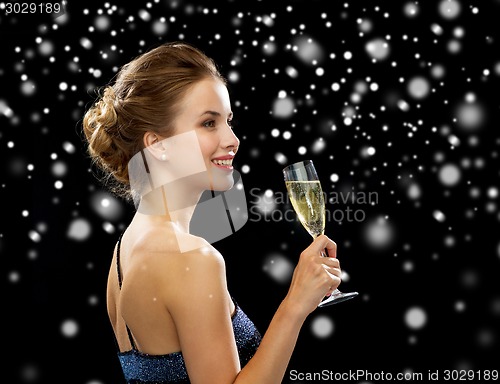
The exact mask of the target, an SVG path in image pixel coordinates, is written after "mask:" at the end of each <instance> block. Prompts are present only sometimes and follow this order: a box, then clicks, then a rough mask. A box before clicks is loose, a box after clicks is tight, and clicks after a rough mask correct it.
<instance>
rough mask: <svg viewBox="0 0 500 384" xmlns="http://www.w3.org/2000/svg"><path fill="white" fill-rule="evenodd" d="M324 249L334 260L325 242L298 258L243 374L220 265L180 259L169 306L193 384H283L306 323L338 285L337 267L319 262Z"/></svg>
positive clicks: (214, 260)
mask: <svg viewBox="0 0 500 384" xmlns="http://www.w3.org/2000/svg"><path fill="white" fill-rule="evenodd" d="M324 248H327V249H328V252H329V254H330V255H331V256H334V255H335V249H336V246H335V243H334V242H333V241H331V240H329V239H328V238H327V237H326V236H321V237H319V238H317V239H315V241H314V242H313V243H312V244H311V245H310V246H309V247H308V248H307V249H306V250H304V251H303V252H302V254H301V256H300V259H299V263H298V264H297V267H296V269H295V271H294V275H293V278H292V282H291V285H290V289H289V291H288V294H287V296H286V297H285V299H284V300H283V302H282V303H281V305H280V306H279V308H278V310H277V311H276V314H275V315H274V317H273V319H272V321H271V323H270V325H269V327H268V330H267V331H266V333H265V335H264V337H263V339H262V343H261V345H260V347H259V349H258V350H257V352H256V354H255V355H254V357H253V358H252V359H251V360H250V361H249V362H248V364H247V365H246V366H245V367H244V368H243V369H242V370H241V368H240V366H239V359H238V353H237V349H236V345H235V342H234V335H233V329H232V324H231V319H230V313H229V310H228V308H229V307H230V303H229V300H230V298H229V295H228V293H227V287H226V280H225V268H224V263H223V260H222V259H221V257H220V255H219V257H217V255H214V254H213V253H210V252H209V253H207V254H196V255H195V254H189V255H183V256H187V257H185V259H183V265H182V268H179V271H178V273H176V279H175V282H172V283H174V285H170V289H169V294H167V295H168V300H167V301H168V303H169V304H168V308H169V310H170V312H171V314H172V317H173V318H174V321H175V323H176V327H177V332H178V335H179V339H180V343H181V349H182V351H183V356H184V359H185V362H186V367H187V369H188V372H189V376H190V379H191V382H192V383H193V384H212V383H217V384H225V383H227V384H230V383H235V384H246V383H251V384H255V383H259V384H267V383H269V384H277V383H281V380H282V378H283V376H284V374H285V371H286V367H287V366H288V363H289V360H290V357H291V355H292V352H293V349H294V347H295V344H296V340H297V337H298V334H299V331H300V329H301V327H302V324H303V322H304V320H305V319H306V317H307V316H308V315H309V313H311V312H312V311H313V310H314V309H315V308H316V306H317V305H318V304H319V302H320V301H321V299H322V298H323V297H324V296H325V295H326V294H328V293H329V292H331V291H333V290H334V289H335V288H336V287H337V286H338V285H339V284H340V278H339V276H340V269H339V268H338V266H339V264H338V261H337V260H336V259H335V258H334V257H331V258H322V257H321V256H320V252H321V250H322V249H324ZM184 263H185V265H184ZM174 286H175V287H176V289H175V291H174V290H172V287H174ZM186 303H189V305H186Z"/></svg>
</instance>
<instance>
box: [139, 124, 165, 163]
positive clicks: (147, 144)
mask: <svg viewBox="0 0 500 384" xmlns="http://www.w3.org/2000/svg"><path fill="white" fill-rule="evenodd" d="M143 144H144V148H145V149H147V150H148V151H149V153H151V154H152V155H153V156H154V157H155V158H157V159H158V160H162V161H164V160H165V148H164V146H163V143H162V138H161V137H160V136H159V135H158V134H157V133H154V132H152V131H147V132H146V133H145V134H144V136H143Z"/></svg>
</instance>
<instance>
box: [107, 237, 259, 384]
mask: <svg viewBox="0 0 500 384" xmlns="http://www.w3.org/2000/svg"><path fill="white" fill-rule="evenodd" d="M120 242H121V236H120V239H119V240H118V247H117V252H116V263H117V269H118V281H119V284H120V288H121V285H122V279H121V273H120ZM235 307H236V309H235V311H234V313H233V315H232V317H231V319H232V324H233V331H234V336H235V339H236V346H237V348H238V355H239V358H240V365H241V367H242V368H243V367H244V366H245V365H246V363H248V361H249V360H250V359H251V358H252V356H253V355H254V354H255V352H256V351H257V348H258V346H259V344H260V341H261V335H260V333H259V331H258V330H257V329H256V328H255V325H254V324H253V323H252V321H251V320H250V319H249V318H248V316H247V315H246V314H245V313H244V312H243V311H242V309H241V308H240V307H239V306H238V304H237V303H236V302H235ZM127 332H128V336H129V339H130V343H131V344H132V349H131V350H129V351H126V352H118V359H119V360H120V364H121V367H122V370H123V374H124V376H125V382H126V383H127V384H174V383H175V384H189V383H190V381H189V376H188V373H187V369H186V365H185V363H184V357H183V356H182V352H174V353H169V354H166V355H149V354H146V353H143V352H140V351H138V350H137V348H136V346H135V343H134V339H133V338H132V334H131V333H130V330H129V329H128V327H127Z"/></svg>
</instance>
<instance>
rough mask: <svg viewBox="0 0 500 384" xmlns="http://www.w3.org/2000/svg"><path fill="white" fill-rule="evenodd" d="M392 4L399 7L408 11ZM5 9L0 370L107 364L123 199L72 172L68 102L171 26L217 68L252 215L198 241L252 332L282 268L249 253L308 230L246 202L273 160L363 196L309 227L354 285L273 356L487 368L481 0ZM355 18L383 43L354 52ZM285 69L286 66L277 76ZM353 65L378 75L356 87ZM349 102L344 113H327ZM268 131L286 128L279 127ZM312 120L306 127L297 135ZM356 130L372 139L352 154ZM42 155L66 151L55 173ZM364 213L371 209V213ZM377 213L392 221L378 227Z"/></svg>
mask: <svg viewBox="0 0 500 384" xmlns="http://www.w3.org/2000/svg"><path fill="white" fill-rule="evenodd" d="M443 4H444V5H445V6H446V4H448V7H449V10H450V13H449V14H447V13H446V12H444V13H443V10H442V8H441V7H442V6H443ZM457 4H458V6H460V11H459V12H458V13H457V14H456V15H455V14H454V12H453V11H454V10H455V9H456V8H455V6H456V5H457ZM412 6H413V7H414V8H415V9H417V10H418V12H416V13H415V14H411V13H410V12H409V11H408V10H409V9H410V8H411V7H412ZM0 8H4V7H0ZM4 13H5V11H4V10H3V9H2V12H1V13H0V14H1V16H0V40H1V47H2V51H1V59H0V63H1V65H0V159H1V161H0V164H1V165H0V170H1V173H0V196H1V201H2V203H3V207H2V209H1V214H0V217H1V219H0V260H2V278H3V282H4V288H3V289H2V301H3V308H4V311H3V316H2V318H3V334H4V335H3V337H2V340H3V343H2V344H3V350H4V351H5V352H6V355H7V359H8V360H4V362H6V364H5V365H4V367H5V368H4V369H6V372H3V373H2V376H7V378H8V380H7V381H6V382H11V383H75V384H77V383H82V384H108V383H109V384H110V383H119V382H122V377H121V371H120V368H119V365H118V360H117V358H116V349H115V344H114V339H113V335H112V332H111V327H110V325H109V321H108V318H107V315H106V308H105V285H106V278H107V272H108V266H109V262H110V258H111V252H112V249H113V246H114V244H115V242H116V240H117V236H118V233H119V232H120V231H121V230H122V229H123V228H124V226H126V224H127V222H128V220H129V219H130V218H131V216H132V214H133V207H132V206H131V205H130V204H128V203H126V202H124V201H121V200H118V199H115V198H114V197H112V196H111V195H109V194H108V192H107V190H106V189H105V187H104V186H102V185H101V184H100V183H99V182H98V180H97V179H96V177H95V175H94V173H93V171H91V170H90V169H91V168H90V167H91V164H90V162H89V159H88V157H87V155H86V153H85V145H84V143H83V141H82V135H81V119H82V116H83V114H84V111H85V110H86V108H88V107H89V106H90V103H91V102H92V101H93V100H94V97H95V89H96V87H99V86H102V85H105V84H106V83H107V82H108V81H109V80H110V79H111V78H112V77H113V76H114V75H115V73H116V70H117V68H118V67H120V66H121V65H123V64H125V63H126V62H128V61H129V60H130V59H132V58H133V57H135V56H137V55H138V54H140V53H142V52H144V51H145V50H147V49H148V48H150V47H153V46H155V45H157V44H160V43H162V42H166V41H173V40H185V41H187V42H190V43H193V44H195V45H197V46H198V47H199V48H201V49H202V50H204V51H205V52H206V53H207V54H208V55H209V56H211V57H213V58H214V59H215V61H216V62H217V63H218V65H219V67H220V69H221V72H222V73H223V74H225V75H226V76H228V77H229V78H230V82H229V89H230V94H231V97H232V102H233V111H234V113H235V125H236V127H235V132H236V134H237V135H238V136H239V138H240V139H241V148H240V151H239V154H238V156H237V158H236V160H237V161H235V166H236V168H237V169H240V170H241V169H244V166H248V167H249V171H248V172H246V173H245V172H244V173H243V182H244V185H245V191H246V192H247V200H248V206H249V209H251V212H253V213H252V214H251V215H250V220H249V221H248V223H247V224H246V225H245V226H244V227H243V228H242V229H241V230H240V231H238V232H237V233H236V234H234V235H233V236H231V237H228V238H226V239H224V240H221V241H219V242H218V243H216V244H215V246H216V247H217V248H218V249H219V250H220V251H221V252H222V254H223V255H224V256H225V259H226V263H227V271H228V283H229V288H230V291H231V293H232V294H233V296H234V297H235V298H236V300H237V301H238V302H239V304H240V305H241V306H242V307H243V309H244V310H245V312H246V313H247V314H248V315H249V316H250V317H251V318H252V319H253V321H254V322H255V323H256V325H257V327H258V328H259V329H260V330H261V332H262V333H264V331H265V329H266V327H267V324H268V323H269V321H270V319H271V318H272V315H273V313H274V311H275V309H276V308H277V306H278V305H279V303H280V301H281V300H282V298H283V297H284V295H285V294H286V291H287V283H280V282H279V281H277V280H276V279H273V278H272V276H271V275H270V274H268V273H267V271H266V269H265V267H266V266H267V267H269V263H268V260H269V258H270V257H271V258H272V257H273V255H275V256H276V255H279V257H283V258H284V259H286V260H288V261H290V262H292V263H295V261H296V259H297V257H298V255H299V253H300V251H301V250H302V249H303V248H305V247H306V246H307V245H308V244H309V243H310V241H311V240H310V237H309V235H308V234H307V233H306V232H305V231H304V230H303V228H301V227H300V225H299V224H298V223H297V222H296V221H292V220H278V219H279V217H280V214H281V213H283V212H285V210H286V209H289V207H288V206H286V204H280V203H278V204H277V205H276V206H275V207H274V210H273V211H272V212H273V216H271V217H267V219H266V218H265V217H264V216H260V219H259V218H258V214H257V213H258V212H260V211H259V210H258V209H257V208H258V206H259V203H258V201H257V199H256V197H255V196H256V194H263V193H264V191H266V190H270V191H272V192H273V193H274V196H275V197H277V196H278V195H279V194H283V193H284V192H285V190H284V183H283V178H282V173H281V169H282V168H283V166H284V165H285V164H286V163H289V162H294V161H299V160H302V159H308V158H310V159H312V160H313V161H314V162H315V164H316V167H317V170H318V173H319V176H320V179H321V180H322V183H323V189H324V191H325V192H326V193H327V194H332V193H340V192H343V193H347V192H348V191H351V193H356V194H357V196H360V195H361V194H362V193H369V192H375V193H376V195H377V201H375V202H374V204H371V205H370V204H365V203H363V202H360V201H358V202H354V203H352V202H348V203H345V204H344V203H341V202H340V203H338V204H337V205H335V206H329V209H331V210H335V209H338V210H340V211H341V212H346V210H347V209H348V208H350V209H352V210H361V211H362V213H363V220H358V221H349V220H344V221H342V222H340V220H330V221H329V223H328V225H327V232H326V233H327V234H328V235H329V236H330V237H331V238H333V239H334V240H335V241H336V242H337V243H338V247H339V254H338V256H339V259H340V260H341V262H342V267H343V268H344V270H345V271H347V272H348V274H349V277H350V279H348V281H344V283H343V284H342V286H341V289H342V290H345V291H349V290H357V291H359V292H360V296H359V297H358V298H356V299H354V300H352V301H349V302H346V303H343V304H340V305H338V306H334V307H329V308H325V309H318V310H317V311H315V312H314V313H313V314H311V316H310V317H309V318H308V319H307V321H306V323H305V325H304V328H303V330H302V332H301V334H300V337H299V340H298V343H297V347H296V349H295V352H294V354H293V356H292V360H291V362H290V365H289V371H291V370H297V371H300V372H319V371H321V370H330V371H332V372H334V373H342V372H348V371H349V370H350V369H351V370H357V369H361V370H367V371H369V372H372V373H375V372H382V371H384V372H390V373H392V374H393V375H395V374H396V373H397V372H402V371H404V372H417V373H418V372H420V373H423V374H424V375H427V372H428V371H429V370H435V369H439V370H440V372H441V374H443V372H444V370H445V369H450V370H453V369H455V370H458V369H466V370H468V369H471V370H476V377H477V370H480V369H483V370H484V369H489V370H492V369H499V368H500V364H499V360H498V356H499V352H500V351H499V344H500V340H499V338H500V334H499V320H500V292H499V291H500V290H499V284H498V274H499V267H500V265H499V264H500V239H499V227H500V226H499V221H500V212H499V209H498V196H497V195H498V188H499V176H500V167H499V159H498V147H499V144H500V136H499V133H498V132H499V131H498V126H499V114H498V111H499V107H500V105H499V89H500V81H499V80H500V53H499V52H500V49H499V48H500V47H499V42H498V39H499V38H500V34H499V29H498V20H497V16H498V15H499V14H500V2H499V1H493V0H483V1H465V0H462V1H455V0H454V1H443V2H441V1H425V2H418V3H416V2H410V1H408V2H395V1H379V2H373V1H362V0H356V1H342V2H338V1H320V0H316V1H315V0H309V1H302V0H301V1H299V0H295V1H288V2H281V1H276V2H273V1H256V0H249V1H224V0H217V1H206V2H200V1H198V2H197V1H194V2H190V1H184V0H179V1H165V0H159V1H154V2H153V1H152V2H142V1H138V2H130V3H129V4H127V5H123V4H118V3H102V2H76V1H69V2H67V3H66V12H65V15H63V16H61V17H59V18H57V19H55V18H54V15H47V14H43V15H42V14H40V13H39V14H37V15H30V14H18V15H14V14H9V15H5V14H4ZM146 13H147V15H146ZM161 18H164V20H165V22H164V23H163V24H160V26H161V25H162V26H163V27H162V28H158V25H157V24H156V23H157V22H159V21H160V22H161ZM367 23H369V24H370V25H371V27H369V28H365V27H366V25H367ZM436 25H438V26H440V28H441V32H439V31H438V30H437V29H436ZM375 38H382V39H385V41H386V42H387V44H388V47H389V54H388V56H387V57H385V58H381V59H379V60H373V57H372V56H371V55H370V53H369V52H368V51H367V49H366V46H367V44H368V43H369V42H370V41H372V40H373V39H375ZM82 39H88V41H90V42H91V46H89V44H87V43H85V42H84V41H83V40H82ZM300 39H305V41H307V39H311V40H310V41H311V43H310V44H307V43H306V44H303V43H301V42H300ZM266 44H268V45H266ZM269 44H271V45H273V44H274V47H275V51H274V52H272V53H271V52H270V50H269V49H267V47H269ZM454 44H455V45H456V46H458V48H457V49H454V48H453V47H454V46H455V45H454ZM294 45H295V46H296V48H297V49H296V50H295V49H294V48H293V46H294ZM311 46H312V47H317V48H318V52H319V54H318V55H317V56H316V55H315V54H314V52H313V53H310V54H309V59H308V60H304V59H303V58H301V54H304V55H306V56H307V55H308V54H307V52H309V51H308V50H309V48H310V47H311ZM345 52H351V53H352V58H351V59H347V58H345V57H344V53H345ZM311 58H313V59H317V62H311V60H310V59H311ZM289 67H292V68H294V69H295V70H296V73H297V74H298V76H296V77H292V76H290V75H288V73H287V68H289ZM318 68H322V69H323V70H324V74H322V75H319V74H318V72H317V69H318ZM436 68H442V69H443V73H442V76H438V75H436V72H435V70H436ZM98 71H99V72H98ZM233 73H237V74H238V78H237V80H235V78H234V77H231V76H229V75H230V74H233ZM415 77H422V78H423V79H426V82H427V84H429V85H430V89H429V92H428V93H427V94H426V95H424V96H422V97H418V95H416V94H415V93H414V92H412V91H411V89H409V88H408V85H409V84H410V83H411V80H412V79H414V78H415ZM62 83H65V84H67V87H64V85H63V86H61V84H62ZM334 83H338V84H339V85H340V88H339V90H338V91H334V90H333V89H332V84H334ZM359 84H364V85H365V86H369V85H370V84H377V85H378V89H376V90H370V89H368V90H366V91H364V92H363V91H360V90H361V88H357V87H359ZM280 91H285V92H286V94H287V96H288V97H290V100H292V101H293V105H294V107H295V111H294V112H293V113H292V114H289V115H286V116H279V113H276V112H279V111H276V110H275V109H274V105H275V104H274V103H275V101H276V100H277V99H278V96H279V93H280ZM354 94H357V95H358V96H359V100H356V99H354V98H353V95H354ZM402 101H404V102H405V103H406V105H407V107H408V108H404V107H402ZM464 103H465V104H464ZM464 105H466V107H464ZM468 106H471V107H472V108H476V109H475V111H477V115H476V120H477V121H476V122H475V123H473V124H467V121H468V120H467V116H470V115H468V114H467V113H466V112H464V111H465V110H466V109H467V108H468ZM349 109H350V110H352V111H354V117H353V120H352V124H348V123H346V121H345V120H344V117H345V113H348V112H346V111H348V110H349ZM461 112H464V113H461ZM472 117H474V116H472ZM473 122H474V121H473ZM332 126H334V127H335V130H332ZM384 127H385V128H384ZM273 129H276V131H274V132H279V134H278V135H277V136H275V135H273ZM286 131H288V132H290V133H291V138H289V139H286V138H284V137H283V133H284V132H286ZM319 139H322V140H323V142H324V144H325V146H324V148H323V149H321V150H314V144H315V143H316V142H317V140H319ZM68 144H71V146H72V147H71V146H69V145H68ZM300 147H304V148H305V150H306V153H299V148H300ZM368 147H372V148H373V149H374V150H375V153H374V154H372V155H369V156H365V155H364V154H363V153H364V151H365V150H366V148H368ZM68 148H70V149H68ZM71 148H73V150H71ZM279 154H281V155H283V156H285V157H286V161H280V160H279V156H277V155H279ZM448 165H451V167H452V169H453V170H455V171H458V172H459V176H460V177H458V178H457V180H456V182H455V183H447V182H446V181H447V180H448V179H446V178H444V179H443V177H442V173H441V172H442V171H443V169H446V167H447V166H448ZM58 167H62V168H64V170H63V171H61V172H60V173H58V171H57V170H58V169H60V168H58ZM332 174H336V175H338V182H337V181H335V179H330V175H332ZM448 175H449V174H448ZM57 181H61V182H62V187H61V188H57V187H56V184H55V183H56V182H57ZM416 190H418V191H420V193H419V194H417V195H414V194H413V192H415V191H416ZM251 191H253V192H252V193H250V192H251ZM99 196H101V197H99ZM102 196H105V197H107V198H108V199H109V201H111V202H112V205H111V207H110V208H109V209H108V210H106V209H102V207H101V208H99V203H98V202H99V201H101V200H102ZM96 201H97V202H96ZM436 212H441V214H442V217H444V220H438V219H436V218H437V217H439V215H437V214H436ZM276 218H278V219H276ZM80 219H82V220H84V221H85V222H86V223H87V224H89V229H90V230H91V231H90V233H89V234H88V235H86V236H83V235H82V238H81V239H80V240H78V238H76V237H75V236H73V235H72V233H75V232H71V231H70V228H71V225H72V224H74V223H75V220H80ZM380 219H382V220H385V224H384V225H381V224H380V223H379V224H373V223H374V220H375V222H377V220H380ZM105 228H107V229H105ZM377 230H379V231H382V233H387V232H384V230H391V231H392V232H390V236H388V237H387V238H385V239H386V240H387V241H385V242H383V240H384V237H383V236H382V235H380V234H379V235H377ZM366 231H368V232H366ZM82 233H83V232H82V231H80V232H78V231H77V235H78V234H82ZM378 233H380V232H378ZM370 234H371V235H370ZM373 236H374V237H373ZM382 243H383V244H382ZM377 244H382V245H383V246H380V245H379V246H377ZM279 257H278V258H279ZM199 289H200V291H203V287H199ZM196 294H197V292H193V295H196ZM415 308H416V309H417V313H420V314H423V315H425V319H426V321H425V322H424V323H423V324H422V326H421V327H416V328H413V327H412V324H413V323H412V322H410V323H408V321H407V318H406V315H407V314H408V313H411V310H412V309H415ZM408 311H410V312H408ZM323 316H326V317H327V318H328V319H329V320H330V321H331V324H333V326H334V327H333V332H332V333H331V334H330V335H329V336H328V337H326V338H321V337H318V336H317V335H315V333H314V332H313V331H312V329H313V324H314V323H315V321H316V320H318V319H320V318H322V317H323ZM68 321H69V323H68ZM200 321H202V319H200ZM65 324H75V325H77V332H75V333H74V334H73V333H70V334H67V333H65V331H64V325H65ZM289 379H290V376H289V374H288V372H287V375H286V376H285V382H288V381H289ZM359 381H360V382H361V381H362V380H361V379H360V380H359ZM476 381H477V380H476ZM290 382H292V381H290ZM295 382H297V381H295ZM477 382H479V381H477Z"/></svg>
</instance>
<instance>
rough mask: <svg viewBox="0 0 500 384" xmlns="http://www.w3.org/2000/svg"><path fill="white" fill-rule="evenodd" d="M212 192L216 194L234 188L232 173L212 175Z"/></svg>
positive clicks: (215, 173)
mask: <svg viewBox="0 0 500 384" xmlns="http://www.w3.org/2000/svg"><path fill="white" fill-rule="evenodd" d="M211 185H212V190H213V191H217V192H224V191H228V190H230V189H231V188H233V186H234V179H233V172H227V171H224V173H219V172H213V173H212V183H211Z"/></svg>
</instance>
